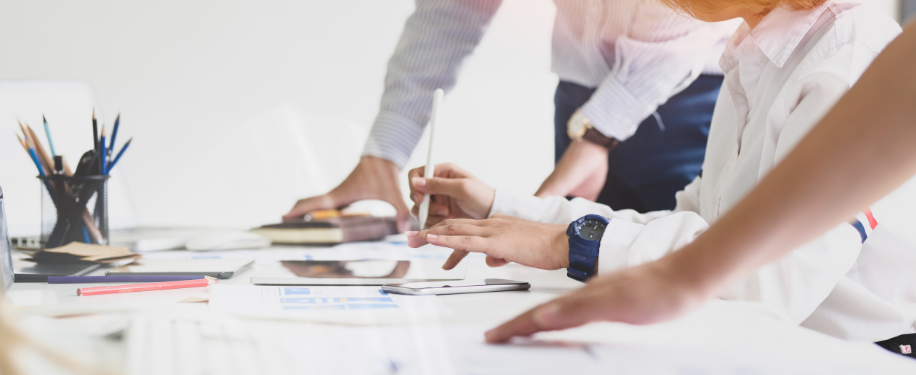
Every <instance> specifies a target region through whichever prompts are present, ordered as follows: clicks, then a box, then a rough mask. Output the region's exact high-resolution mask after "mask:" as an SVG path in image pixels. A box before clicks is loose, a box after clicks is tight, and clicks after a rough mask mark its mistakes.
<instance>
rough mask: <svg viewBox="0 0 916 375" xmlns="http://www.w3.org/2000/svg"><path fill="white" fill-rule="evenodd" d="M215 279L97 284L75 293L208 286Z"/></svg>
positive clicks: (85, 293)
mask: <svg viewBox="0 0 916 375" xmlns="http://www.w3.org/2000/svg"><path fill="white" fill-rule="evenodd" d="M215 282H216V279H214V278H212V277H207V278H204V279H199V280H186V281H166V282H161V283H149V284H129V285H115V286H99V287H94V288H79V289H77V290H76V294H77V295H79V296H95V295H99V294H116V293H134V292H146V291H151V290H166V289H183V288H200V287H205V286H209V285H210V284H212V283H215Z"/></svg>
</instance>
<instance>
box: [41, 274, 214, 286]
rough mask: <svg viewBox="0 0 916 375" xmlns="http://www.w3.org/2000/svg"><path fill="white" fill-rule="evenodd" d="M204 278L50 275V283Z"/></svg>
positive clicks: (194, 276)
mask: <svg viewBox="0 0 916 375" xmlns="http://www.w3.org/2000/svg"><path fill="white" fill-rule="evenodd" d="M202 279H204V275H116V276H48V284H91V283H158V282H165V281H186V280H202Z"/></svg>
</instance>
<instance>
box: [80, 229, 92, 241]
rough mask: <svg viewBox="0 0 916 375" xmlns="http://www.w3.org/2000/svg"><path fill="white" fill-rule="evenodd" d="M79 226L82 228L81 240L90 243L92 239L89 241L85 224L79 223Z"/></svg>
mask: <svg viewBox="0 0 916 375" xmlns="http://www.w3.org/2000/svg"><path fill="white" fill-rule="evenodd" d="M80 228H82V229H83V241H84V242H86V243H89V244H91V243H92V241H89V232H87V231H86V226H85V225H80Z"/></svg>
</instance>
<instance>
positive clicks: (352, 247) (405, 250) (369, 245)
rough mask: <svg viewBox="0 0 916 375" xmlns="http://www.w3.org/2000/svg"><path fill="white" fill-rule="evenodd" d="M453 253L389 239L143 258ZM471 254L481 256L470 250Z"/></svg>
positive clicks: (437, 256) (263, 259)
mask: <svg viewBox="0 0 916 375" xmlns="http://www.w3.org/2000/svg"><path fill="white" fill-rule="evenodd" d="M451 253H452V250H451V249H447V248H443V247H437V246H431V245H427V246H423V247H421V248H416V249H414V248H410V247H408V246H407V245H406V244H403V243H397V242H396V243H391V242H358V243H349V244H340V245H337V246H334V247H289V246H283V247H272V248H269V249H264V250H227V251H209V252H193V251H185V250H178V251H160V252H155V253H147V254H144V255H143V257H144V258H146V259H255V262H256V263H257V264H268V263H275V262H279V261H281V260H361V259H381V260H415V259H433V260H442V262H445V260H446V259H448V256H449V255H450V254H451ZM469 256H471V257H477V256H480V257H483V255H482V254H477V253H471V254H470V255H469Z"/></svg>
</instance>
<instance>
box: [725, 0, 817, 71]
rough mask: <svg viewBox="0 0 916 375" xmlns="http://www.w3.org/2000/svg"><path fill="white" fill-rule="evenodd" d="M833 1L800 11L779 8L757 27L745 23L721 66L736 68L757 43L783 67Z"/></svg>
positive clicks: (761, 49)
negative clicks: (752, 27) (739, 61)
mask: <svg viewBox="0 0 916 375" xmlns="http://www.w3.org/2000/svg"><path fill="white" fill-rule="evenodd" d="M832 3H833V1H832V0H827V1H825V2H824V3H823V4H821V5H819V6H818V7H817V8H814V9H811V10H799V11H791V10H788V9H785V8H782V7H778V8H776V9H773V10H772V11H771V12H770V13H769V14H767V15H766V16H764V17H763V19H762V20H760V23H758V24H757V27H755V28H754V29H753V30H751V28H750V26H748V24H747V22H743V23H742V24H741V26H740V27H739V28H738V30H737V31H735V34H734V35H732V37H731V38H730V39H729V41H728V45H727V46H726V47H725V53H724V54H723V55H722V59H721V60H720V61H719V65H720V66H721V67H722V70H723V71H725V72H727V71H730V70H732V69H733V68H734V67H735V66H736V65H738V60H740V59H741V58H742V57H744V56H746V55H747V53H748V51H750V50H752V49H754V47H755V46H756V48H759V49H760V51H761V52H763V54H764V55H766V57H767V58H768V59H770V61H772V62H773V64H775V65H776V66H777V67H780V68H782V66H783V64H785V63H786V60H788V59H789V56H790V55H791V54H792V52H793V51H795V48H796V47H798V44H799V43H800V42H801V40H802V38H804V37H805V35H806V34H808V31H809V30H811V27H812V26H814V23H815V22H817V20H818V18H820V17H821V15H822V14H824V11H826V10H827V8H828V7H829V6H830V5H831V4H832Z"/></svg>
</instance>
